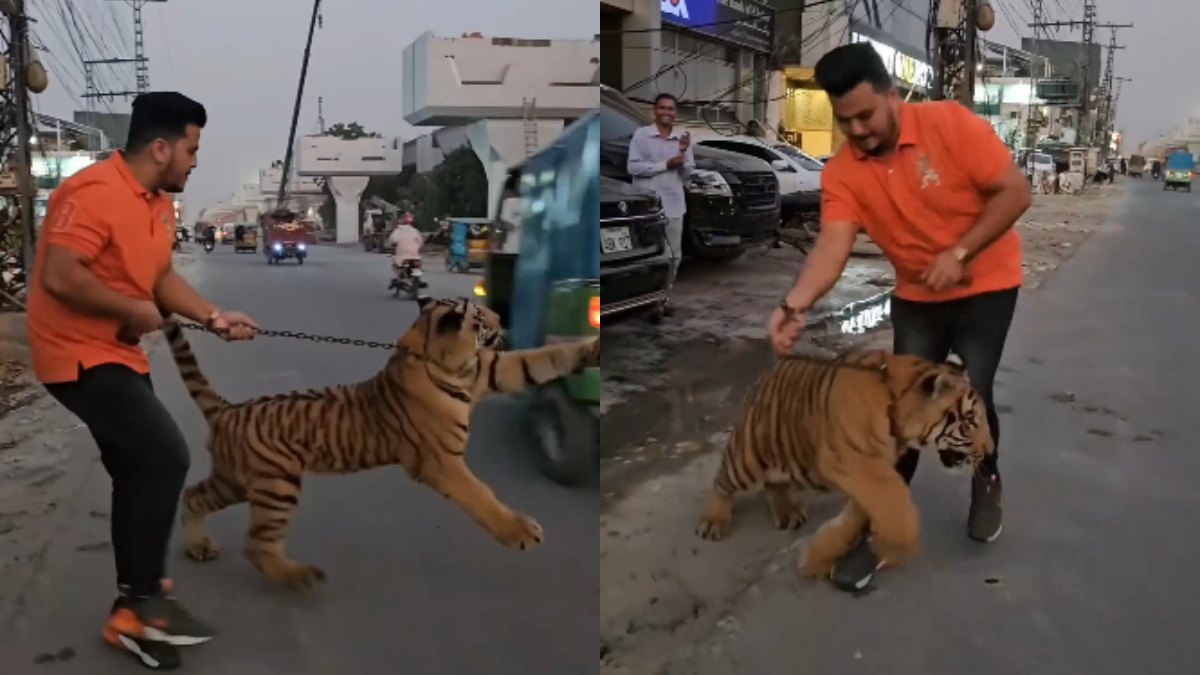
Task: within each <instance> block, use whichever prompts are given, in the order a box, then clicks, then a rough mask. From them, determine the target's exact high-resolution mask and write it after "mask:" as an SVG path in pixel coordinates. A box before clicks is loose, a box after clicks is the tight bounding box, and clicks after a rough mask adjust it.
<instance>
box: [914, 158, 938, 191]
mask: <svg viewBox="0 0 1200 675" xmlns="http://www.w3.org/2000/svg"><path fill="white" fill-rule="evenodd" d="M917 173H919V174H920V175H921V189H922V190H924V189H925V188H927V187H929V186H930V185H941V184H942V177H941V176H939V175H938V172H937V169H935V168H933V165H932V164H930V163H929V157H928V156H926V155H917Z"/></svg>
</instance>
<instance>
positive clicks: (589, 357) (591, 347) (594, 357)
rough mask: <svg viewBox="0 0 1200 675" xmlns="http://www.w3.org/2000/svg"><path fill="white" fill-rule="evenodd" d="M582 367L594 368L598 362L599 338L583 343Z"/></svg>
mask: <svg viewBox="0 0 1200 675" xmlns="http://www.w3.org/2000/svg"><path fill="white" fill-rule="evenodd" d="M583 345H584V346H583V365H585V366H594V365H596V364H598V363H599V362H600V338H592V339H591V340H588V341H587V342H584V343H583Z"/></svg>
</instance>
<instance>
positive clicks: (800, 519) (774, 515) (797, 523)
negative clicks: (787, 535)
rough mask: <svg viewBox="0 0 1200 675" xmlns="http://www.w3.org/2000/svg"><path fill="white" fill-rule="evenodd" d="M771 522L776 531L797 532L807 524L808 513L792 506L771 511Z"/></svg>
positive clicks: (799, 506)
mask: <svg viewBox="0 0 1200 675" xmlns="http://www.w3.org/2000/svg"><path fill="white" fill-rule="evenodd" d="M771 520H772V521H774V523H775V529H777V530H798V529H800V528H801V527H804V524H805V523H807V522H808V513H806V512H805V510H804V507H803V506H801V505H799V504H792V505H790V506H789V507H788V508H780V509H772V510H771Z"/></svg>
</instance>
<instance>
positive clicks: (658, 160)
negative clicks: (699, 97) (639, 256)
mask: <svg viewBox="0 0 1200 675" xmlns="http://www.w3.org/2000/svg"><path fill="white" fill-rule="evenodd" d="M694 168H696V160H695V158H693V157H692V146H691V136H690V135H689V134H688V133H687V132H686V131H683V130H682V129H676V128H675V97H674V96H672V95H670V94H659V95H658V96H657V97H655V99H654V124H650V125H647V126H644V127H641V128H640V129H638V130H637V131H635V132H634V133H633V138H631V139H630V141H629V160H628V163H627V165H626V170H628V171H629V175H630V176H633V184H634V185H637V186H640V187H644V188H648V189H650V190H653V191H655V192H656V193H658V196H659V198H660V199H662V203H663V213H664V214H665V215H666V216H667V245H668V247H669V249H670V254H671V276H670V279H669V280H668V283H667V294H668V296H667V297H668V303H669V301H670V292H671V288H672V287H673V286H674V285H675V275H676V274H677V273H678V272H679V262H680V259H681V258H682V255H683V215H684V214H685V213H687V201H686V200H685V197H684V191H683V182H684V181H685V180H687V177H688V174H690V173H691V172H692V169H694ZM673 313H674V311H673V310H672V309H671V307H670V306H669V305H668V306H664V307H663V314H665V315H666V316H671V315H672V314H673Z"/></svg>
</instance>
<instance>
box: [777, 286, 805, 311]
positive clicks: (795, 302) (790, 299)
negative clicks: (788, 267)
mask: <svg viewBox="0 0 1200 675" xmlns="http://www.w3.org/2000/svg"><path fill="white" fill-rule="evenodd" d="M779 307H780V308H781V309H782V310H783V311H784V312H787V313H789V314H804V313H805V312H807V311H808V310H809V309H812V302H811V301H809V300H808V299H806V298H805V297H804V296H803V295H800V294H798V293H796V291H794V290H793V291H791V292H790V293H788V294H787V295H785V296H783V300H781V301H780V302H779Z"/></svg>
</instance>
